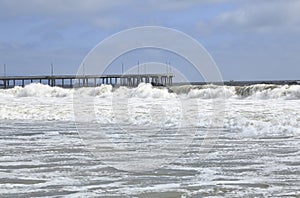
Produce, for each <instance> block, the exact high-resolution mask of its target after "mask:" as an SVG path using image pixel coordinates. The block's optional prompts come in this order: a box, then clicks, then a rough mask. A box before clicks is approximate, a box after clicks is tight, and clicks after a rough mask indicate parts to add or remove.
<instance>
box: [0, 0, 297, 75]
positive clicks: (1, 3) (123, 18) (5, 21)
mask: <svg viewBox="0 0 300 198" xmlns="http://www.w3.org/2000/svg"><path fill="white" fill-rule="evenodd" d="M152 25H155V26H164V27H169V28H174V29H178V30H180V31H182V32H185V33H186V34H188V35H190V36H192V37H193V38H195V39H196V40H197V41H199V42H200V43H201V44H202V45H203V46H204V47H205V48H206V49H207V50H208V51H209V53H210V54H211V55H212V57H213V58H214V60H215V61H216V63H217V65H218V67H219V69H220V71H221V73H222V76H223V78H224V79H225V80H231V79H233V80H260V79H300V1H299V0H269V1H261V0H251V1H250V0H249V1H238V0H235V1H233V0H186V1H180V0H144V1H138V0H122V1H116V0H115V1H114V0H84V1H83V0H22V1H19V0H0V27H1V31H0V65H1V67H0V68H1V72H0V74H1V75H3V65H4V64H6V65H7V66H6V67H7V75H23V74H26V75H29V74H32V75H37V74H48V73H49V71H50V69H49V68H50V65H51V62H52V63H53V65H54V67H55V72H56V73H61V74H75V73H76V72H77V69H78V66H79V65H80V63H81V61H82V60H83V58H84V57H85V56H86V54H87V53H88V52H89V51H90V50H91V49H92V48H93V47H94V46H96V45H97V44H98V43H99V42H100V41H102V40H103V39H105V38H106V37H108V36H110V35H112V34H114V33H117V32H119V31H121V30H124V29H127V28H133V27H137V26H152ZM164 58H165V57H164ZM169 58H170V59H172V57H171V56H170V57H169ZM142 59H143V58H142V57H141V60H142ZM161 61H162V62H163V61H164V60H161ZM172 61H173V64H174V65H177V67H178V69H179V70H180V69H183V68H180V67H184V66H182V65H181V66H180V65H179V64H176V60H175V63H174V60H172ZM128 64H131V63H128ZM187 75H190V76H192V75H193V74H192V72H191V73H190V74H187Z"/></svg>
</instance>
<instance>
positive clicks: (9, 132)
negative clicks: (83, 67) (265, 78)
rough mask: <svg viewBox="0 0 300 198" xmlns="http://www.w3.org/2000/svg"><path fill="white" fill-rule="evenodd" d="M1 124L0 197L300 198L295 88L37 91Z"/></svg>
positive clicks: (2, 113)
mask: <svg viewBox="0 0 300 198" xmlns="http://www.w3.org/2000/svg"><path fill="white" fill-rule="evenodd" d="M78 96H79V97H78ZM0 120H1V122H0V197H41V196H46V197H114V198H116V197H142V198H143V197H144V198H146V197H166V198H167V197H168V198H171V197H197V198H198V197H300V188H299V186H300V150H299V148H300V147H299V146H300V85H275V84H274V85H272V84H271V85H267V84H254V85H244V86H221V85H178V86H173V87H170V88H168V89H167V88H163V87H160V88H158V87H152V86H151V85H150V84H143V83H142V84H140V85H139V86H138V87H136V88H126V87H118V88H115V87H112V86H110V85H102V86H99V87H96V88H79V89H76V90H75V89H63V88H59V87H49V86H47V85H42V84H35V83H33V84H30V85H27V86H26V87H24V88H22V87H15V88H12V89H5V90H4V89H1V90H0Z"/></svg>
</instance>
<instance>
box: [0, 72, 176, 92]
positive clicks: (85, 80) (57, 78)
mask: <svg viewBox="0 0 300 198" xmlns="http://www.w3.org/2000/svg"><path fill="white" fill-rule="evenodd" d="M173 77H174V75H173V74H126V75H53V76H2V77H0V88H2V89H7V88H12V87H15V86H22V87H24V86H26V85H28V84H30V83H41V84H47V85H49V86H52V87H54V86H59V87H63V88H73V87H95V86H99V85H101V84H111V85H120V86H128V87H136V86H138V84H140V83H141V82H145V83H153V84H156V85H162V86H171V85H172V83H173V82H172V78H173Z"/></svg>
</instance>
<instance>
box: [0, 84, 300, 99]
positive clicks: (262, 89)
mask: <svg viewBox="0 0 300 198" xmlns="http://www.w3.org/2000/svg"><path fill="white" fill-rule="evenodd" d="M73 93H74V89H64V88H60V87H50V86H48V85H43V84H38V83H33V84H30V85H27V86H25V87H24V88H23V87H15V88H12V89H6V90H4V89H2V90H0V96H2V97H7V96H8V97H72V95H73ZM76 93H79V94H81V95H83V96H85V95H86V96H96V97H111V96H112V95H114V96H118V97H136V98H166V99H168V98H175V97H185V98H199V99H213V98H227V99H229V98H232V99H287V100H298V99H300V85H270V84H256V85H250V86H220V85H211V84H208V85H182V86H173V87H170V88H165V87H162V88H160V87H153V86H152V85H151V84H145V83H141V84H140V85H139V86H138V87H136V88H128V87H118V88H115V87H113V86H111V85H101V86H99V87H95V88H92V87H87V88H79V89H77V90H76Z"/></svg>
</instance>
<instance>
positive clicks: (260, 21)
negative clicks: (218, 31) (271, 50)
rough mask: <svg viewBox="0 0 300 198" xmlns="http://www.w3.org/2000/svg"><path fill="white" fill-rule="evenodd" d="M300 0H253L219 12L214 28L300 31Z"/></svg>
mask: <svg viewBox="0 0 300 198" xmlns="http://www.w3.org/2000/svg"><path fill="white" fill-rule="evenodd" d="M299 10H300V1H295V0H291V1H252V2H250V3H249V1H248V4H242V6H241V7H239V9H237V10H234V11H229V12H224V13H221V14H219V15H218V16H217V17H215V18H214V20H213V21H212V22H211V23H212V26H213V27H214V28H223V29H225V30H230V29H231V30H233V31H235V30H246V31H248V30H251V31H255V32H259V33H269V32H274V31H299V30H300V29H299V25H300V11H299Z"/></svg>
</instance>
